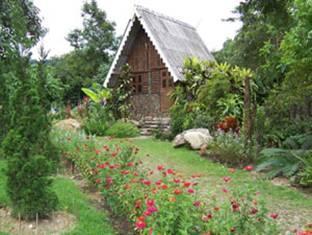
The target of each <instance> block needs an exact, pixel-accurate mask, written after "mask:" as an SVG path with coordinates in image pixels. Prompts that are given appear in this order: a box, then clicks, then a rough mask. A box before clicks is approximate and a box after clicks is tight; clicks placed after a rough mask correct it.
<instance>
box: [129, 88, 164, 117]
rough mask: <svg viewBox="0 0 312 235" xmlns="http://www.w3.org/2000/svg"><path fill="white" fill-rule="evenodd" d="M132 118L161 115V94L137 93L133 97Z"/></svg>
mask: <svg viewBox="0 0 312 235" xmlns="http://www.w3.org/2000/svg"><path fill="white" fill-rule="evenodd" d="M131 102H132V108H133V110H132V111H131V118H132V119H134V120H141V119H142V118H143V117H148V116H149V117H161V116H162V113H161V112H160V96H159V95H158V94H137V95H133V96H132V97H131Z"/></svg>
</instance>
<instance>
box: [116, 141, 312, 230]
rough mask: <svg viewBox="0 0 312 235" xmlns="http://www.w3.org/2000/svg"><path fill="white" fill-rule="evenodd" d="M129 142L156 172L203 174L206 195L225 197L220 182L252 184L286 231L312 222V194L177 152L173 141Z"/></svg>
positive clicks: (202, 187) (184, 151) (183, 150)
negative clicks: (159, 169)
mask: <svg viewBox="0 0 312 235" xmlns="http://www.w3.org/2000/svg"><path fill="white" fill-rule="evenodd" d="M114 141H115V140H114ZM129 141H130V142H131V143H132V144H134V145H136V146H137V147H138V148H139V149H140V151H139V154H138V157H139V158H140V159H141V160H142V161H143V163H144V166H145V167H147V168H150V169H156V166H157V165H164V166H165V167H168V168H169V167H171V168H174V169H175V170H176V171H177V172H178V173H179V174H181V175H183V176H186V177H191V176H192V175H194V174H201V175H202V176H201V177H200V179H199V184H200V191H201V193H202V194H203V195H206V196H208V195H212V194H216V195H220V196H222V193H223V192H222V189H223V188H224V187H225V183H224V182H223V181H222V180H220V179H221V178H222V177H224V176H230V177H231V178H232V181H231V183H232V184H235V185H237V186H238V187H244V185H246V184H251V185H252V186H254V187H255V188H256V189H257V190H258V191H259V192H261V194H262V196H263V198H264V200H265V201H266V204H267V205H268V207H269V209H270V211H271V212H276V213H278V214H279V219H278V221H279V223H280V224H281V226H282V229H283V230H284V229H285V230H292V229H295V228H297V227H299V226H303V225H305V224H308V223H311V222H312V195H308V194H304V193H302V192H300V191H299V190H297V189H295V188H290V187H286V186H276V185H273V184H272V183H271V182H270V181H269V180H264V179H263V177H261V176H259V175H258V174H256V173H254V172H246V171H244V170H236V171H235V173H230V172H229V169H228V168H227V167H224V166H223V165H221V164H218V163H215V162H212V161H211V160H209V159H208V158H203V157H200V156H199V154H198V153H197V152H196V151H191V150H189V149H186V148H178V149H174V148H173V147H172V145H171V143H170V142H166V141H160V140H155V139H132V140H129ZM123 142H124V140H123ZM220 182H221V183H220ZM223 183H224V184H223ZM283 227H284V228H283Z"/></svg>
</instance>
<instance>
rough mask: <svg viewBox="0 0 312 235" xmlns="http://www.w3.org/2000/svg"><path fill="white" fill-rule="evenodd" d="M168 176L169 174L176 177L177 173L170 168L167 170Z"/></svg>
mask: <svg viewBox="0 0 312 235" xmlns="http://www.w3.org/2000/svg"><path fill="white" fill-rule="evenodd" d="M167 174H168V175H174V174H175V173H174V170H173V169H171V168H169V169H168V170H167Z"/></svg>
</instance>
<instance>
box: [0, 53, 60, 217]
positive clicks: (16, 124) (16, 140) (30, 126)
mask: <svg viewBox="0 0 312 235" xmlns="http://www.w3.org/2000/svg"><path fill="white" fill-rule="evenodd" d="M16 71H17V72H16V75H17V77H16V80H17V81H18V84H19V86H18V87H17V89H16V91H15V93H14V95H13V98H12V101H11V110H12V113H11V115H10V120H11V121H10V128H9V133H8V134H7V135H6V138H5V139H4V141H3V150H4V154H5V155H6V157H7V159H8V171H7V176H8V181H7V193H8V195H9V197H10V199H11V201H12V207H13V215H15V216H21V217H22V218H24V219H34V218H36V216H37V215H38V216H39V217H44V216H47V215H48V214H49V213H50V212H51V211H53V210H55V209H56V206H57V197H56V195H55V193H54V192H52V191H51V188H50V186H51V183H52V180H51V179H50V178H49V175H50V174H51V173H52V171H53V161H52V159H53V158H54V156H56V154H55V151H54V148H53V146H52V145H51V142H50V140H49V131H50V124H49V120H48V117H47V110H46V109H45V108H44V106H43V104H42V101H41V99H40V98H41V97H40V89H41V84H42V82H39V78H38V76H37V74H32V73H31V69H30V63H29V56H19V58H18V62H17V66H16Z"/></svg>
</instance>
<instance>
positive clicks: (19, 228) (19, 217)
mask: <svg viewBox="0 0 312 235" xmlns="http://www.w3.org/2000/svg"><path fill="white" fill-rule="evenodd" d="M18 230H19V233H21V230H22V220H21V213H18Z"/></svg>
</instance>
